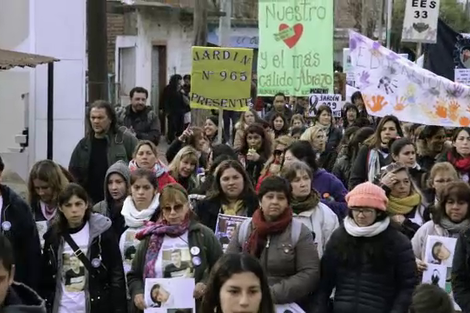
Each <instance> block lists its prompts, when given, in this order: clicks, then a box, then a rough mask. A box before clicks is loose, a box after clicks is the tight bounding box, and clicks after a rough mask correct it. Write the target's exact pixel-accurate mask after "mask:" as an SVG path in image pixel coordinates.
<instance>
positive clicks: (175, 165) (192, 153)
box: [168, 146, 199, 180]
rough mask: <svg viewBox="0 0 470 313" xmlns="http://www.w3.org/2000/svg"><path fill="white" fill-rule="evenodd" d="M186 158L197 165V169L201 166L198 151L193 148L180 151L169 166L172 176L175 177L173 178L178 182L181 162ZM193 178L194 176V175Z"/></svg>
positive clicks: (187, 147) (189, 147)
mask: <svg viewBox="0 0 470 313" xmlns="http://www.w3.org/2000/svg"><path fill="white" fill-rule="evenodd" d="M185 158H189V159H190V161H192V163H194V164H195V165H196V169H197V167H198V166H199V165H198V163H199V156H198V153H197V151H196V149H194V148H193V147H191V146H185V147H183V148H182V149H181V150H180V151H178V153H177V154H176V156H175V158H174V159H173V161H171V163H170V165H169V166H168V169H169V172H170V175H171V176H173V178H174V179H176V180H178V179H179V173H180V164H181V161H182V160H184V159H185ZM196 169H195V170H194V172H196ZM191 176H194V174H193V175H191Z"/></svg>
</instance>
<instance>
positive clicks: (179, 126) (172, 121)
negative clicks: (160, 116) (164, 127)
mask: <svg viewBox="0 0 470 313" xmlns="http://www.w3.org/2000/svg"><path fill="white" fill-rule="evenodd" d="M183 131H184V114H171V115H168V133H167V138H168V141H169V142H172V141H173V140H175V139H176V138H178V137H179V136H180V135H181V134H182V133H183Z"/></svg>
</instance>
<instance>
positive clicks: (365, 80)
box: [359, 71, 370, 88]
mask: <svg viewBox="0 0 470 313" xmlns="http://www.w3.org/2000/svg"><path fill="white" fill-rule="evenodd" d="M369 78H370V74H369V72H366V71H362V73H361V76H360V77H359V82H360V84H361V86H362V88H365V87H367V86H369V85H370V82H369Z"/></svg>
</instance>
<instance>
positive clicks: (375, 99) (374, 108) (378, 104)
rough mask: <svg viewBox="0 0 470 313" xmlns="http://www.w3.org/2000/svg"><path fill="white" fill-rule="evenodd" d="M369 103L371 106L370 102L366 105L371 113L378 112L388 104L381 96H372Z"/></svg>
mask: <svg viewBox="0 0 470 313" xmlns="http://www.w3.org/2000/svg"><path fill="white" fill-rule="evenodd" d="M371 102H372V105H371V103H370V102H368V103H366V105H367V107H368V108H369V109H370V110H371V112H379V111H380V110H382V109H383V108H384V107H385V106H386V105H387V104H388V102H387V101H385V98H384V97H383V96H381V95H376V96H372V101H371Z"/></svg>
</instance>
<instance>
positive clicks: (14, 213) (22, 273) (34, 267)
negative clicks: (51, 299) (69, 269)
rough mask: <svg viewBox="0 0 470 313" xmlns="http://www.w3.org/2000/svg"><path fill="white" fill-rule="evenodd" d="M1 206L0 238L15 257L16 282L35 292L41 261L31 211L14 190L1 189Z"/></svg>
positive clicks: (0, 187) (2, 187)
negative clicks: (11, 249) (0, 235)
mask: <svg viewBox="0 0 470 313" xmlns="http://www.w3.org/2000/svg"><path fill="white" fill-rule="evenodd" d="M0 192H1V193H0V195H1V196H2V198H3V206H2V207H1V208H0V213H1V216H0V223H1V227H0V234H3V235H5V236H6V237H7V238H8V239H9V240H10V242H11V244H12V246H13V253H14V257H15V269H16V271H15V281H17V282H21V283H24V284H25V285H28V286H29V287H31V288H32V289H34V290H37V287H38V282H39V275H40V274H41V273H40V266H39V264H38V262H37V260H39V259H40V258H41V245H40V243H39V235H38V229H37V227H36V223H35V222H34V217H33V214H32V213H31V209H30V207H29V206H28V204H26V202H25V201H24V200H23V199H21V198H20V196H18V195H17V194H16V193H15V192H14V191H13V190H11V189H10V188H8V187H7V186H5V185H0Z"/></svg>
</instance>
